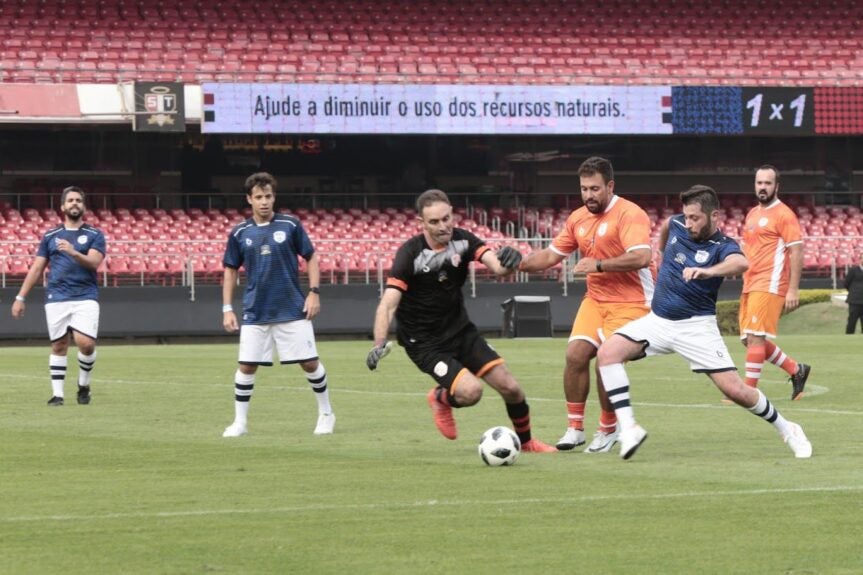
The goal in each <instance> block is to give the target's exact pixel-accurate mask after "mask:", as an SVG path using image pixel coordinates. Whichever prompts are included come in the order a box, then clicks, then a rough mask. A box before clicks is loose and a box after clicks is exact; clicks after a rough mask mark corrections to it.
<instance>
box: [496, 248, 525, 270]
mask: <svg viewBox="0 0 863 575" xmlns="http://www.w3.org/2000/svg"><path fill="white" fill-rule="evenodd" d="M494 255H496V256H497V259H498V260H499V261H500V265H502V266H503V267H505V268H509V269H517V268H518V264H520V263H521V252H520V251H518V250H517V249H515V248H511V247H509V246H504V247H502V248H500V249H499V250H497V252H495V254H494Z"/></svg>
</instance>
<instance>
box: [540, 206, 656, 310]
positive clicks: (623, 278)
mask: <svg viewBox="0 0 863 575" xmlns="http://www.w3.org/2000/svg"><path fill="white" fill-rule="evenodd" d="M635 249H647V250H649V249H651V248H650V218H648V217H647V214H646V213H645V211H644V210H642V209H641V208H639V207H638V206H637V205H636V204H635V203H633V202H630V201H629V200H626V199H624V198H621V197H620V196H613V197H612V199H611V202H610V203H609V204H608V206H607V207H606V208H605V211H604V212H603V213H601V214H592V213H590V211H589V210H588V209H587V208H586V207H581V208H579V209H577V210H575V211H574V212H572V213H571V214H570V215H569V217H568V218H567V219H566V223H565V224H564V226H563V229H562V230H560V232H559V233H558V234H557V237H556V238H554V241H552V243H551V250H552V251H554V252H556V253H558V254H560V255H563V256H568V255H569V254H571V253H572V252H574V251H575V250H578V251H579V253H580V254H581V257H590V258H597V259H601V260H604V259H610V258H613V257H617V256H619V255H621V254H623V253H625V252H628V251H632V250H635ZM655 281H656V264H654V263H653V260H651V261H650V265H649V266H648V267H646V268H642V269H640V270H633V271H628V272H605V273H594V274H587V295H588V296H590V297H591V298H593V299H594V300H596V301H597V302H599V303H609V302H616V303H643V304H647V305H650V300H651V299H652V298H653V288H654V282H655Z"/></svg>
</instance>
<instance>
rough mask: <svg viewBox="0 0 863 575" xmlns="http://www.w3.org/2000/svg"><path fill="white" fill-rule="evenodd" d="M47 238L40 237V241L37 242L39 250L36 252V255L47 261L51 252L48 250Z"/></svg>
mask: <svg viewBox="0 0 863 575" xmlns="http://www.w3.org/2000/svg"><path fill="white" fill-rule="evenodd" d="M48 242H49V240H48V236H47V235H44V236H42V240H41V241H40V242H39V249H38V250H36V255H37V256H39V257H43V258H45V259H48V258H49V257H50V256H51V250H50V249H49V248H48Z"/></svg>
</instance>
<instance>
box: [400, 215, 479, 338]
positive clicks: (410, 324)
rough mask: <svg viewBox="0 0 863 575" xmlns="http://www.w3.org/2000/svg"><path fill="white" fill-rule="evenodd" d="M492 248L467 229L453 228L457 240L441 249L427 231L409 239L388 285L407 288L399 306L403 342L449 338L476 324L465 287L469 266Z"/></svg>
mask: <svg viewBox="0 0 863 575" xmlns="http://www.w3.org/2000/svg"><path fill="white" fill-rule="evenodd" d="M488 249H489V248H488V247H487V246H486V245H485V242H483V241H482V240H481V239H479V238H478V237H476V236H475V235H473V234H472V233H470V232H469V231H467V230H463V229H461V228H453V233H452V239H451V240H450V242H449V244H447V246H446V247H445V248H444V249H442V250H439V251H435V250H433V249H432V248H431V247H429V244H428V242H426V239H425V236H424V235H423V234H418V235H416V236H414V237H412V238H411V239H409V240H408V241H406V242H405V243H404V244H402V246H401V247H400V248H399V250H398V251H397V252H396V257H395V260H394V261H393V267H392V270H390V277H389V278H388V279H387V287H388V288H395V289H398V290H400V291H401V292H402V299H401V301H400V302H399V307H398V309H397V310H396V320H397V322H398V325H397V328H396V333H397V335H398V340H399V343H401V344H402V345H404V344H405V343H406V342H410V343H419V344H425V343H436V342H440V341H446V340H448V339H450V338H452V336H453V335H455V334H457V333H458V332H460V331H461V330H462V329H464V328H465V326H467V325H469V324H470V319H469V318H468V316H467V310H465V307H464V295H463V294H462V286H463V285H464V282H465V280H466V279H467V274H468V265H469V264H470V262H471V261H474V260H477V261H478V260H479V259H480V258H481V257H482V255H483V254H484V253H485V252H486V251H487V250H488Z"/></svg>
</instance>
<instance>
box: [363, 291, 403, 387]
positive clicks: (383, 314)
mask: <svg viewBox="0 0 863 575" xmlns="http://www.w3.org/2000/svg"><path fill="white" fill-rule="evenodd" d="M401 301H402V292H401V291H399V290H397V289H395V288H387V289H385V290H384V295H383V296H381V301H380V303H378V308H377V310H376V311H375V326H374V328H373V330H372V334H373V337H374V339H375V344H374V347H372V349H371V350H370V351H369V353H368V356H366V366H368V368H369V369H371V370H374V369H377V367H378V362H380V360H382V359H383V358H385V357H386V356H387V354H388V353H389V352H390V346H391V345H392V344H391V343H389V342H387V336H388V335H389V333H390V324H392V321H393V317H394V316H395V313H396V310H397V309H398V307H399V303H400V302H401Z"/></svg>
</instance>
